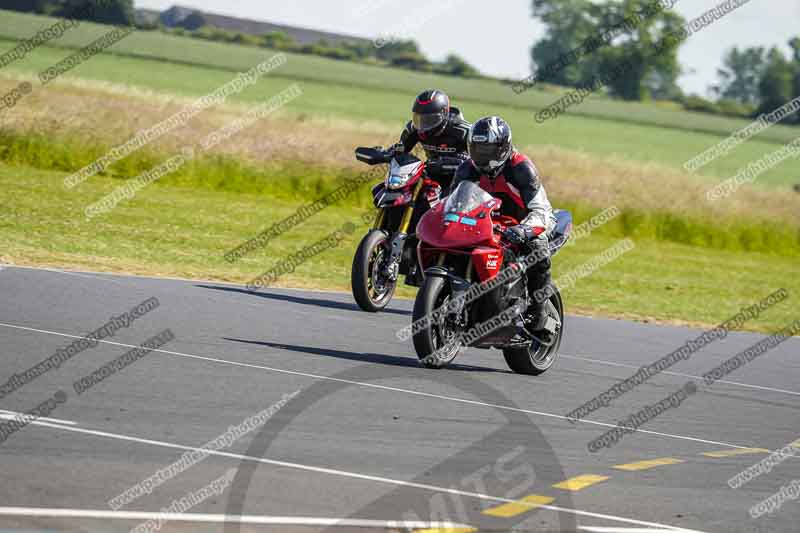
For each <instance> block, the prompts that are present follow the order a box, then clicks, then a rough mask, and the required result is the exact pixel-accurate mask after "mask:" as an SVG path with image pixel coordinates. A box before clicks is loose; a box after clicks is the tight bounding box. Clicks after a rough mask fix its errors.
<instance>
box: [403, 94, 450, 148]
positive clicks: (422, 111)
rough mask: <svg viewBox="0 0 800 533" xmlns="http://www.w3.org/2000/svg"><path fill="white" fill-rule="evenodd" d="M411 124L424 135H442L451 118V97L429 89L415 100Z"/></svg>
mask: <svg viewBox="0 0 800 533" xmlns="http://www.w3.org/2000/svg"><path fill="white" fill-rule="evenodd" d="M411 112H412V113H413V115H412V118H411V122H412V123H413V124H414V127H415V128H416V129H417V131H418V132H420V133H421V134H422V135H426V136H427V135H436V134H438V133H441V132H442V131H443V130H444V128H445V126H447V120H448V118H449V116H450V97H448V96H447V95H446V94H445V93H443V92H442V91H437V90H436V89H428V90H427V91H424V92H422V93H420V95H419V96H417V99H416V100H414V107H412V108H411Z"/></svg>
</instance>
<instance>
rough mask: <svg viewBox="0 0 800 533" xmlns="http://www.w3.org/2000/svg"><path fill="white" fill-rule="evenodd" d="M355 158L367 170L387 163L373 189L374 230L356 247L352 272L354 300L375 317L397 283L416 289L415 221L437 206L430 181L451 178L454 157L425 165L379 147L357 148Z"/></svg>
mask: <svg viewBox="0 0 800 533" xmlns="http://www.w3.org/2000/svg"><path fill="white" fill-rule="evenodd" d="M356 159H358V160H359V161H361V162H363V163H366V164H368V165H379V164H383V163H388V164H389V170H388V172H387V173H386V178H385V179H384V181H383V182H382V183H379V184H377V185H376V186H375V187H373V188H372V196H373V203H374V204H375V207H376V208H377V209H378V212H377V215H376V217H375V223H374V224H373V227H372V229H371V230H370V231H369V232H368V233H367V234H366V235H365V236H364V238H363V239H362V240H361V243H360V244H359V245H358V249H357V250H356V254H355V257H354V258H353V268H352V272H351V285H352V288H353V297H354V298H355V300H356V303H358V306H359V307H360V308H361V309H363V310H364V311H369V312H371V313H376V312H378V311H381V310H382V309H384V308H385V307H386V306H387V305H388V304H389V302H390V301H391V300H392V296H393V295H394V291H395V289H396V288H397V280H398V278H399V277H400V276H401V275H404V276H406V280H405V282H406V284H407V285H411V286H413V287H419V286H420V285H421V284H422V272H421V270H420V268H419V263H418V261H417V257H416V249H417V244H418V241H417V239H416V235H415V231H416V227H417V222H418V221H419V219H420V218H421V217H422V215H424V214H425V213H426V212H427V211H428V210H429V209H430V208H431V207H433V206H436V205H437V204H438V203H439V202H440V201H441V199H440V198H441V193H442V184H441V183H440V182H439V181H438V179H432V178H431V177H429V176H441V175H451V176H452V174H453V173H454V172H455V170H456V169H457V168H458V166H459V165H460V164H461V160H460V159H458V158H438V159H435V160H431V161H428V162H424V161H422V160H420V159H418V158H417V157H415V156H414V155H412V154H407V153H403V152H399V151H396V150H394V149H391V148H390V149H388V150H384V149H383V148H381V147H376V148H365V147H360V148H357V149H356Z"/></svg>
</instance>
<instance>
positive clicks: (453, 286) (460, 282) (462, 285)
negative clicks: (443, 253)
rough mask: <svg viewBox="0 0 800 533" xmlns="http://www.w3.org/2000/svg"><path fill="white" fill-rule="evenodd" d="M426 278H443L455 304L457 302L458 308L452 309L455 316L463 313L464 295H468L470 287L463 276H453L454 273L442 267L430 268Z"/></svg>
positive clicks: (427, 270)
mask: <svg viewBox="0 0 800 533" xmlns="http://www.w3.org/2000/svg"><path fill="white" fill-rule="evenodd" d="M425 277H426V278H427V277H433V278H443V279H444V280H445V282H446V283H447V284H448V285H449V287H450V294H451V298H452V301H453V302H457V303H458V304H457V306H456V307H455V308H453V309H452V312H453V313H454V314H458V313H461V312H462V311H463V310H464V306H465V305H466V301H465V298H463V296H464V295H466V294H467V291H468V290H469V288H470V286H471V285H472V284H471V283H470V282H469V281H467V280H465V279H464V278H462V277H461V276H457V275H455V274H453V272H452V271H450V270H448V269H447V268H444V267H440V266H433V267H429V268H427V269H426V270H425Z"/></svg>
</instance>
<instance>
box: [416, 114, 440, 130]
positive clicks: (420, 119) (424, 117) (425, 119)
mask: <svg viewBox="0 0 800 533" xmlns="http://www.w3.org/2000/svg"><path fill="white" fill-rule="evenodd" d="M444 121H445V116H444V113H424V114H423V113H414V117H413V118H412V122H413V123H414V127H415V128H417V130H418V131H421V132H422V133H426V132H429V131H431V130H435V129H436V128H438V127H439V126H441V125H442V124H443V123H444Z"/></svg>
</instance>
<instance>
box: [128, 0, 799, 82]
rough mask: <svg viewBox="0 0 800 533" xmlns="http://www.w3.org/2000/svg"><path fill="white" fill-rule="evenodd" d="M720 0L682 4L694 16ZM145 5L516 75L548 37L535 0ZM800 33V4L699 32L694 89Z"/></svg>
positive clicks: (683, 56)
mask: <svg viewBox="0 0 800 533" xmlns="http://www.w3.org/2000/svg"><path fill="white" fill-rule="evenodd" d="M719 1H720V0H679V1H678V3H677V4H676V5H675V8H674V9H675V10H676V11H677V12H679V13H680V14H681V15H683V16H684V17H685V18H687V19H691V18H694V17H695V16H697V15H700V14H701V13H703V12H704V11H706V10H707V9H710V8H711V7H714V6H715V5H717V4H718V3H719ZM135 3H136V6H137V7H147V8H152V9H159V10H163V9H166V8H168V7H170V6H172V5H175V4H176V3H177V4H179V5H183V6H187V7H196V8H198V9H202V10H205V11H211V12H215V13H221V14H226V15H234V16H239V17H247V18H253V19H258V20H264V21H267V22H275V23H281V24H290V25H295V26H303V27H306V28H314V29H321V30H328V31H335V32H340V33H348V34H352V35H358V36H362V37H368V38H376V37H379V36H381V35H387V34H401V35H403V36H407V37H411V38H413V39H415V40H416V41H417V42H418V43H419V44H420V46H421V47H422V50H423V52H425V54H426V55H427V56H428V57H430V58H432V59H442V58H444V57H445V56H446V55H447V54H449V53H456V54H459V55H460V56H462V57H464V58H465V59H467V60H468V61H469V62H470V63H472V64H473V65H475V66H476V67H478V68H479V69H480V70H481V71H482V72H484V73H486V74H490V75H495V76H503V77H510V78H518V77H520V78H521V77H524V76H527V75H528V74H530V56H529V51H530V47H531V44H533V43H534V42H535V41H536V40H537V39H538V38H541V36H542V34H543V27H542V25H541V24H540V23H539V22H538V21H537V20H535V19H533V18H531V16H530V0H494V1H493V2H486V1H484V0H436V1H433V2H432V1H431V0H405V1H399V2H398V1H397V0H370V1H367V0H333V1H331V0H291V1H283V2H265V1H264V0H228V1H226V2H220V1H219V0H177V1H176V0H135ZM793 36H800V0H751V1H750V2H749V3H748V4H746V5H744V6H742V7H740V8H739V9H738V10H737V11H735V12H733V13H731V14H729V15H728V16H726V17H725V18H723V19H721V20H719V21H717V22H716V23H714V24H713V25H711V26H709V27H707V28H705V29H703V30H702V31H701V32H699V33H697V34H695V35H693V36H692V37H691V39H690V40H689V41H688V42H687V43H686V44H684V45H683V47H682V48H681V50H680V61H681V64H682V65H683V66H684V68H685V69H686V70H687V71H688V73H687V74H685V75H684V76H682V77H681V79H680V80H679V82H680V85H681V87H682V88H683V89H684V90H685V91H687V92H695V93H699V94H702V95H706V90H707V88H708V86H709V85H711V84H712V83H714V81H716V71H717V68H718V67H719V65H720V60H721V58H722V54H723V53H724V52H725V50H726V49H728V48H730V47H732V46H735V45H738V46H767V47H769V46H773V45H776V46H781V47H783V48H784V49H786V50H788V46H787V45H786V43H787V41H788V40H789V39H790V38H791V37H793Z"/></svg>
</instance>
